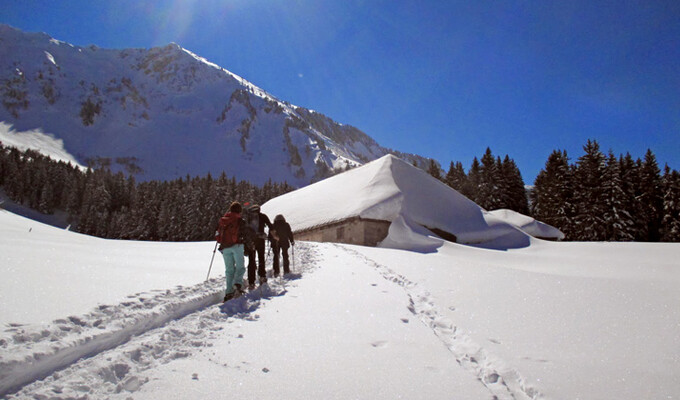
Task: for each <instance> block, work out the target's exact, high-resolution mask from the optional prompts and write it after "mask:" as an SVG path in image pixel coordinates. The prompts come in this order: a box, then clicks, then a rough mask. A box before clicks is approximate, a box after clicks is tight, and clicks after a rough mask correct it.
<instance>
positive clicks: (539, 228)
mask: <svg viewBox="0 0 680 400" xmlns="http://www.w3.org/2000/svg"><path fill="white" fill-rule="evenodd" d="M489 214H491V215H494V216H496V217H498V218H500V219H502V220H503V221H506V222H509V223H511V224H513V225H515V226H517V227H518V228H519V229H521V230H523V231H524V232H526V233H528V234H529V235H531V236H533V237H537V238H543V239H557V240H562V239H564V233H562V231H561V230H559V229H557V228H555V227H554V226H552V225H548V224H546V223H544V222H541V221H537V220H535V219H534V218H532V217H529V216H527V215H524V214H520V213H518V212H517V211H513V210H507V209H501V210H493V211H489Z"/></svg>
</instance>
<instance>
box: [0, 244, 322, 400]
mask: <svg viewBox="0 0 680 400" xmlns="http://www.w3.org/2000/svg"><path fill="white" fill-rule="evenodd" d="M296 247H297V250H298V253H299V254H296V261H297V264H298V267H297V269H298V271H295V272H296V273H295V274H292V275H291V279H290V280H288V282H286V279H278V278H277V279H272V280H270V281H269V283H268V284H267V285H266V286H264V287H262V288H258V289H256V290H254V291H252V292H249V293H246V294H244V295H243V296H241V297H239V298H237V299H234V300H232V301H229V302H226V303H224V304H222V299H223V296H224V278H223V277H222V278H215V279H210V280H208V281H206V282H203V283H201V284H198V285H194V286H190V287H182V286H177V287H175V288H173V289H168V290H158V291H152V292H144V293H137V294H135V295H131V296H128V299H129V300H126V301H124V302H122V303H120V304H117V305H101V306H98V307H96V308H95V309H94V310H92V311H91V312H89V313H88V314H85V315H81V316H70V317H67V318H63V319H58V320H55V321H53V322H52V323H50V324H48V325H45V326H21V325H16V324H15V325H11V326H8V327H7V329H5V330H4V331H3V332H0V350H2V353H0V398H3V399H4V398H7V399H12V398H28V397H30V398H38V399H39V398H45V399H48V398H49V399H79V398H105V397H108V396H110V395H113V394H116V393H121V392H128V393H133V392H135V391H137V390H139V389H140V388H141V386H142V385H144V383H146V382H147V380H148V379H147V378H145V377H144V371H146V370H148V369H151V368H153V367H154V366H157V365H160V364H164V363H167V362H170V361H172V360H175V359H180V358H185V357H188V356H190V355H191V354H192V353H193V352H195V351H201V349H202V348H204V347H210V346H211V344H210V341H211V339H212V338H213V337H214V336H215V334H216V332H217V331H220V330H223V329H225V323H230V322H233V320H234V319H252V320H254V319H257V318H258V317H257V315H256V314H255V313H254V312H255V311H256V310H257V309H258V308H259V307H260V306H261V305H262V302H263V301H264V300H270V299H273V298H275V297H277V296H282V295H285V293H286V289H285V285H286V284H288V285H290V284H293V283H294V281H295V280H297V279H299V278H300V277H301V276H302V273H304V272H306V271H309V270H310V269H312V268H314V266H315V262H316V259H317V257H315V254H316V253H315V250H314V249H315V246H314V245H313V244H306V243H300V244H298V245H297V246H296ZM26 348H30V351H31V354H30V355H29V356H26ZM114 349H115V351H109V350H114Z"/></svg>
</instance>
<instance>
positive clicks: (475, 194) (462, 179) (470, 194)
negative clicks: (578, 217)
mask: <svg viewBox="0 0 680 400" xmlns="http://www.w3.org/2000/svg"><path fill="white" fill-rule="evenodd" d="M428 172H429V173H430V175H432V176H434V177H435V178H437V179H439V180H441V181H442V182H444V183H446V184H447V185H449V186H450V187H452V188H454V189H456V190H457V191H458V192H460V193H461V194H463V195H464V196H466V197H467V198H468V199H470V200H472V201H474V202H475V203H477V204H478V205H479V206H481V207H482V208H484V209H486V210H497V209H500V208H507V209H510V210H514V211H517V212H519V213H521V214H525V215H529V202H528V200H527V194H526V188H525V186H524V180H523V179H522V174H521V173H520V171H519V168H517V164H516V163H515V161H514V160H512V159H511V158H510V157H509V156H508V155H506V156H505V157H504V158H503V159H501V158H500V157H496V156H494V155H493V153H492V152H491V149H490V148H487V149H486V152H485V153H484V155H483V156H482V158H481V161H480V160H479V159H477V157H475V158H474V159H473V160H472V165H471V166H470V170H469V171H468V172H467V173H466V172H465V169H464V167H463V164H462V163H461V162H456V163H454V162H453V161H452V162H451V164H450V165H449V170H448V172H446V174H444V172H443V171H442V170H441V168H439V166H438V165H437V163H435V162H434V160H430V165H429V167H428Z"/></svg>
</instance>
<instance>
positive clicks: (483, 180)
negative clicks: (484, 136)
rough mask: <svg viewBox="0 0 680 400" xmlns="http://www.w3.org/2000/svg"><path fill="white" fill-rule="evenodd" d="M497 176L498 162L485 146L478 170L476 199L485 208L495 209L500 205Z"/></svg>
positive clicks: (498, 175)
mask: <svg viewBox="0 0 680 400" xmlns="http://www.w3.org/2000/svg"><path fill="white" fill-rule="evenodd" d="M499 177H500V173H499V171H498V163H497V161H496V158H495V157H494V155H493V153H492V152H491V149H490V148H489V147H487V148H486V152H485V153H484V155H483V156H482V164H481V167H480V170H479V183H478V186H477V201H476V203H477V204H479V205H480V206H481V207H482V208H484V209H486V210H495V209H498V208H500V207H502V196H501V191H500V187H499Z"/></svg>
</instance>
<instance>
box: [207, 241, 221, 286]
mask: <svg viewBox="0 0 680 400" xmlns="http://www.w3.org/2000/svg"><path fill="white" fill-rule="evenodd" d="M218 244H219V243H218V242H215V248H214V249H213V255H212V258H211V259H210V268H208V275H207V276H206V277H205V280H206V281H207V280H208V278H209V277H210V271H211V270H212V263H213V260H214V259H215V252H216V251H217V245H218Z"/></svg>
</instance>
